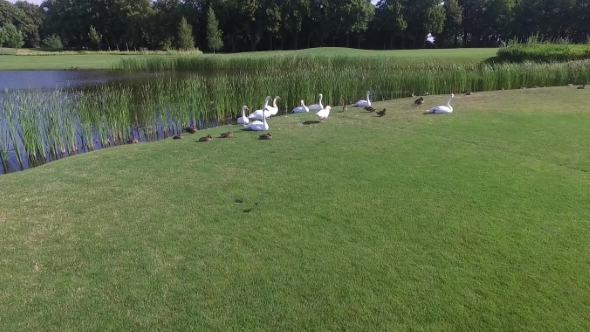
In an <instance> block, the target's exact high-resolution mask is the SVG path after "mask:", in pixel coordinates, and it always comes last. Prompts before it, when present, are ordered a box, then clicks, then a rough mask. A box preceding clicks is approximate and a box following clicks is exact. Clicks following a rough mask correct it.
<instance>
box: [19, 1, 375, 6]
mask: <svg viewBox="0 0 590 332" xmlns="http://www.w3.org/2000/svg"><path fill="white" fill-rule="evenodd" d="M8 1H9V2H12V3H15V2H16V1H17V0H8ZM26 1H27V2H30V3H35V4H37V5H40V4H41V2H43V0H26ZM377 1H378V0H371V2H372V3H373V4H376V3H377Z"/></svg>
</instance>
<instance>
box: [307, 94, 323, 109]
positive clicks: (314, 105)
mask: <svg viewBox="0 0 590 332" xmlns="http://www.w3.org/2000/svg"><path fill="white" fill-rule="evenodd" d="M318 96H319V97H320V102H319V103H317V104H313V105H311V106H309V110H310V111H319V110H322V109H324V105H322V98H324V95H322V94H321V93H320V94H319V95H318Z"/></svg>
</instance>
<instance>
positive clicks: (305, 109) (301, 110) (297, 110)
mask: <svg viewBox="0 0 590 332" xmlns="http://www.w3.org/2000/svg"><path fill="white" fill-rule="evenodd" d="M305 112H309V107H307V106H305V103H304V102H303V99H302V100H301V106H297V107H295V108H294V109H293V110H292V111H291V113H305Z"/></svg>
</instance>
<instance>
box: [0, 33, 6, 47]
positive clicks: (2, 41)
mask: <svg viewBox="0 0 590 332" xmlns="http://www.w3.org/2000/svg"><path fill="white" fill-rule="evenodd" d="M4 40H5V37H4V29H2V28H0V48H1V47H2V45H3V44H4Z"/></svg>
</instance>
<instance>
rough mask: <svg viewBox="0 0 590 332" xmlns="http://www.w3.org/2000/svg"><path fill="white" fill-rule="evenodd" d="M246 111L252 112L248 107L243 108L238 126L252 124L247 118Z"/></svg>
mask: <svg viewBox="0 0 590 332" xmlns="http://www.w3.org/2000/svg"><path fill="white" fill-rule="evenodd" d="M246 110H248V111H250V109H249V108H248V106H246V105H244V106H242V116H240V117H239V118H238V124H248V123H250V119H248V117H247V116H246Z"/></svg>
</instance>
